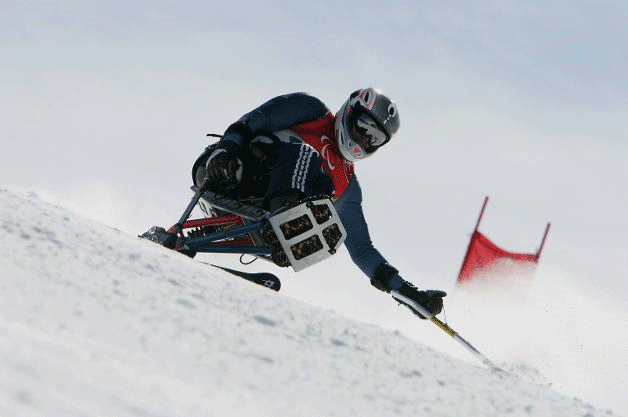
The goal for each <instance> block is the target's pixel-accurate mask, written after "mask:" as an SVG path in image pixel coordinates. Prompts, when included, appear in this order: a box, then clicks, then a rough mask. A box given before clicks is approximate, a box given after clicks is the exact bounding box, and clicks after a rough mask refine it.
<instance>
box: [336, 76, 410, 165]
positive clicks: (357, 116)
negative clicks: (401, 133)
mask: <svg viewBox="0 0 628 417" xmlns="http://www.w3.org/2000/svg"><path fill="white" fill-rule="evenodd" d="M398 129H399V114H398V112H397V105H396V104H395V103H393V102H392V101H391V100H390V99H389V98H388V97H386V96H385V95H384V94H382V93H379V92H377V91H375V89H373V88H365V89H362V90H357V91H354V92H353V93H351V95H350V96H349V99H348V100H347V101H346V102H345V103H344V104H343V105H342V107H341V108H340V110H339V111H338V113H336V127H335V135H336V142H337V143H338V148H339V149H340V153H341V154H342V156H343V157H344V158H345V159H346V160H348V161H358V160H360V159H364V158H367V157H369V156H371V155H373V154H374V153H375V151H376V150H377V149H379V148H380V147H382V146H383V145H385V144H386V143H388V141H389V140H390V138H392V136H393V135H394V134H395V133H396V132H397V130H398Z"/></svg>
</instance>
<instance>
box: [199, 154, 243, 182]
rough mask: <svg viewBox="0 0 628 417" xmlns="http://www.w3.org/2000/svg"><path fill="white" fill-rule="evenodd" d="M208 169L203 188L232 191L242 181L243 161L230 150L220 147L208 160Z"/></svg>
mask: <svg viewBox="0 0 628 417" xmlns="http://www.w3.org/2000/svg"><path fill="white" fill-rule="evenodd" d="M206 167H207V173H206V174H205V181H204V182H203V184H202V188H205V189H207V188H215V189H218V190H231V189H233V188H235V187H236V186H237V185H238V184H239V183H240V180H241V179H242V161H241V160H240V159H239V158H238V157H237V156H236V153H235V152H234V151H233V150H230V149H228V148H224V147H218V148H217V149H216V150H215V151H214V153H212V154H211V156H210V157H209V159H208V160H207V165H206Z"/></svg>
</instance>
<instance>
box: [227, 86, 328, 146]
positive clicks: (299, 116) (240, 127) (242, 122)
mask: <svg viewBox="0 0 628 417" xmlns="http://www.w3.org/2000/svg"><path fill="white" fill-rule="evenodd" d="M328 111H329V109H328V108H327V106H326V105H325V104H324V103H323V102H322V101H321V100H319V99H318V98H316V97H313V96H311V95H309V94H306V93H291V94H285V95H282V96H278V97H275V98H273V99H271V100H269V101H267V102H266V103H264V104H262V105H261V106H259V107H257V108H256V109H254V110H252V111H251V112H249V113H246V114H245V115H244V116H242V117H241V118H240V119H239V120H238V121H237V122H235V123H233V124H231V125H230V126H229V127H228V128H227V130H226V131H225V133H224V135H223V138H222V139H221V141H220V142H221V145H226V146H225V147H233V146H234V145H235V146H237V147H238V148H239V147H241V146H242V145H243V144H244V143H245V141H246V140H250V139H252V138H253V137H254V134H255V133H256V132H260V131H267V132H276V131H278V130H283V129H287V128H289V127H290V126H293V125H295V124H297V123H302V122H307V121H310V120H316V119H319V118H321V117H323V116H324V115H325V114H327V112H328ZM227 142H230V143H227Z"/></svg>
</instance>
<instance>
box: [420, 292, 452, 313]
mask: <svg viewBox="0 0 628 417" xmlns="http://www.w3.org/2000/svg"><path fill="white" fill-rule="evenodd" d="M425 296H426V297H427V302H426V303H425V304H423V307H425V308H426V309H427V311H429V312H430V313H432V314H433V315H437V314H440V313H441V311H443V297H446V296H447V293H446V292H445V291H440V290H426V291H425Z"/></svg>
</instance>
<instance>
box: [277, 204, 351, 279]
mask: <svg viewBox="0 0 628 417" xmlns="http://www.w3.org/2000/svg"><path fill="white" fill-rule="evenodd" d="M268 221H269V223H270V225H271V227H272V229H273V231H274V232H275V235H276V236H277V239H278V241H279V244H280V245H281V247H282V249H283V250H284V252H285V254H286V257H287V258H288V260H289V262H290V265H291V266H292V268H293V269H294V271H295V272H298V271H300V270H302V269H305V268H307V267H308V266H311V265H313V264H315V263H317V262H320V261H322V260H323V259H326V258H328V257H330V256H331V255H333V254H334V253H336V250H337V249H338V247H339V246H340V245H341V244H342V243H343V242H344V240H345V238H346V235H347V232H346V231H345V228H344V226H343V225H342V222H341V221H340V217H339V216H338V213H337V212H336V209H335V208H334V205H333V203H332V202H331V200H330V199H329V198H328V197H319V198H316V199H312V200H310V201H306V202H302V203H301V204H300V205H298V206H296V207H293V208H291V209H288V210H286V211H283V212H281V213H278V214H276V215H274V216H272V217H270V218H269V219H268Z"/></svg>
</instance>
